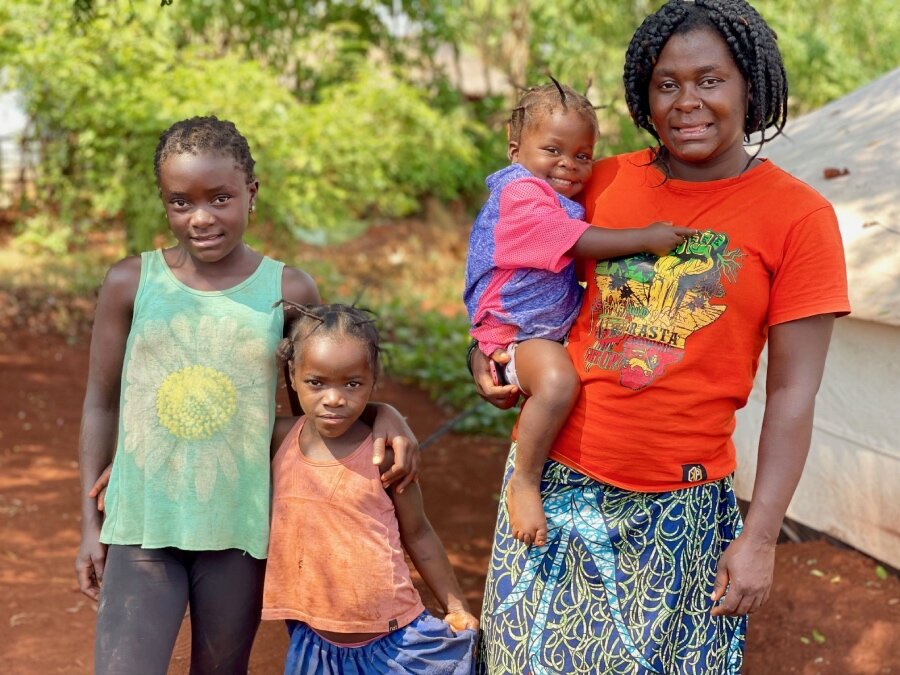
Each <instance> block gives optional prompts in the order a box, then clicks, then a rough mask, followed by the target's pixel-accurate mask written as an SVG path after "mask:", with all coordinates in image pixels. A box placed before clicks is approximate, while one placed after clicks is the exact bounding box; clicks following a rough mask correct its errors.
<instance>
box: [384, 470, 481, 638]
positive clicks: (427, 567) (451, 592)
mask: <svg viewBox="0 0 900 675" xmlns="http://www.w3.org/2000/svg"><path fill="white" fill-rule="evenodd" d="M388 494H390V496H391V499H392V500H393V502H394V509H395V510H396V512H397V522H398V523H399V524H400V540H401V541H402V542H403V548H404V549H406V552H407V553H408V554H409V557H410V558H411V559H412V561H413V564H414V565H415V566H416V570H418V572H419V574H420V575H421V576H422V579H423V580H424V581H425V583H426V584H427V585H428V588H430V589H431V592H432V593H434V597H435V598H437V600H438V602H439V603H441V608H442V609H443V610H444V613H445V616H444V621H446V622H447V623H448V624H449V625H450V627H451V628H452V629H453V630H454V631H460V630H465V629H466V628H471V629H477V628H478V619H477V618H475V616H473V615H472V613H471V612H470V611H469V606H468V603H466V599H465V596H464V595H463V592H462V589H461V588H460V587H459V582H458V581H457V580H456V575H455V574H454V573H453V567H452V566H451V565H450V560H449V559H448V558H447V552H446V551H445V550H444V546H443V544H441V540H440V539H438V536H437V534H436V533H435V531H434V528H433V527H432V526H431V523H430V522H428V518H427V516H426V515H425V508H424V505H423V503H422V491H421V490H420V489H419V484H418V483H413V484H411V485H409V486H408V487H407V488H406V489H405V490H404V491H403V492H402V493H398V492H397V491H396V490H393V489H391V490H389V492H388Z"/></svg>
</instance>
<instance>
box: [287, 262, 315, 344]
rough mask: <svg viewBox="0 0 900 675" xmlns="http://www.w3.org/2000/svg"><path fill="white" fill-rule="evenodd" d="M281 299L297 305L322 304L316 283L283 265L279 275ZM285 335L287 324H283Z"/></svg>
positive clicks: (305, 275) (304, 273)
mask: <svg viewBox="0 0 900 675" xmlns="http://www.w3.org/2000/svg"><path fill="white" fill-rule="evenodd" d="M281 297H282V298H284V299H285V300H289V301H291V302H294V303H296V304H298V305H318V304H319V303H321V302H322V298H321V297H320V296H319V289H318V288H317V287H316V282H315V281H313V278H312V277H311V276H309V275H308V274H307V273H306V272H304V271H303V270H298V269H297V268H296V267H288V266H287V265H285V267H284V271H283V272H282V273H281ZM285 334H287V324H285Z"/></svg>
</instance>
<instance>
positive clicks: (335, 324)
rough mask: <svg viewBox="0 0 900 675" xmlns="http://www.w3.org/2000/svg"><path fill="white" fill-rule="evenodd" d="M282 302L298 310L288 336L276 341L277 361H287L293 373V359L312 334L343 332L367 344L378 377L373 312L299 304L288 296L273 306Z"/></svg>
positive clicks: (334, 305)
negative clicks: (288, 298) (287, 298)
mask: <svg viewBox="0 0 900 675" xmlns="http://www.w3.org/2000/svg"><path fill="white" fill-rule="evenodd" d="M278 305H284V307H285V309H293V310H296V311H297V312H298V313H299V316H298V317H297V318H296V319H294V322H293V324H292V325H291V329H290V333H289V334H288V337H286V338H284V339H283V340H282V341H281V342H279V343H278V348H277V349H276V350H275V355H276V358H277V359H278V362H279V363H280V364H282V365H283V364H285V363H286V364H288V367H289V368H290V369H291V372H292V373H293V369H294V360H295V359H298V358H300V355H301V354H302V353H303V349H302V343H303V341H304V340H306V339H308V338H311V337H313V336H316V337H318V336H335V337H337V336H345V337H349V338H352V339H354V340H357V341H358V342H359V343H360V344H362V345H363V346H364V347H365V348H366V352H367V355H368V362H369V367H370V368H371V369H372V373H373V374H374V375H375V376H376V377H377V375H378V368H379V362H380V354H381V348H380V347H379V344H380V338H379V335H378V328H376V326H375V317H374V314H373V313H372V312H370V311H369V310H367V309H362V308H360V307H352V306H350V305H342V304H331V305H298V304H296V303H293V302H291V301H290V300H285V299H281V300H279V301H278V302H276V303H275V305H274V306H275V307H278Z"/></svg>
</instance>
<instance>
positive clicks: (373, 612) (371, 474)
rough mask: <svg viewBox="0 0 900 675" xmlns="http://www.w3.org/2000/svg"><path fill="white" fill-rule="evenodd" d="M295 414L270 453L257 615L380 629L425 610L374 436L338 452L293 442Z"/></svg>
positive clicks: (340, 629) (349, 629) (353, 629)
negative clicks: (336, 455)
mask: <svg viewBox="0 0 900 675" xmlns="http://www.w3.org/2000/svg"><path fill="white" fill-rule="evenodd" d="M305 419H306V418H305V417H304V418H301V419H300V420H299V421H298V422H297V424H295V425H294V427H293V428H292V429H291V431H290V432H289V433H288V435H287V437H286V438H285V439H284V442H283V443H282V444H281V447H280V448H279V449H278V453H277V454H276V455H275V459H273V460H272V473H273V478H272V485H273V490H274V494H273V504H272V529H271V533H270V536H269V560H268V562H267V564H266V581H265V587H264V589H263V610H262V618H263V619H294V620H296V621H303V622H304V623H306V624H308V625H309V626H310V627H312V628H314V629H318V630H324V631H333V632H335V633H387V632H390V631H392V630H395V629H397V628H402V627H404V626H406V625H407V624H408V623H410V622H411V621H412V620H413V619H415V618H416V617H417V616H418V615H419V614H421V613H422V612H423V611H425V607H424V606H423V605H422V600H421V599H420V598H419V593H418V591H416V589H415V587H414V586H413V583H412V578H411V577H410V573H409V567H407V565H406V559H405V557H404V554H403V547H402V545H401V543H400V527H399V524H398V523H397V516H396V512H395V511H394V503H393V502H392V501H391V498H390V497H389V496H388V494H387V492H385V491H384V488H383V487H382V485H381V477H380V474H379V469H378V466H376V465H375V464H372V436H371V435H370V436H369V437H368V438H367V439H366V440H365V441H364V442H363V443H362V444H361V445H360V446H359V448H358V449H357V450H355V451H354V452H353V454H351V455H350V456H348V457H345V458H343V459H341V460H340V461H337V460H335V461H332V462H317V461H313V460H311V459H307V458H306V457H304V456H303V453H301V452H300V446H299V444H298V439H299V436H300V430H301V429H302V428H303V422H304V420H305Z"/></svg>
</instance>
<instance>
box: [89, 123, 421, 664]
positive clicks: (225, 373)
mask: <svg viewBox="0 0 900 675" xmlns="http://www.w3.org/2000/svg"><path fill="white" fill-rule="evenodd" d="M154 171H155V174H156V181H157V186H158V188H159V194H160V197H161V199H162V201H163V204H164V206H165V211H166V217H167V220H168V224H169V227H170V229H171V231H172V234H173V235H174V237H175V240H176V245H175V246H173V247H172V248H167V249H162V250H157V251H152V252H146V253H143V254H141V255H140V256H133V257H129V258H126V259H124V260H121V261H120V262H118V263H116V264H115V265H113V267H112V268H111V269H110V270H109V272H108V273H107V276H106V279H105V280H104V282H103V286H102V288H101V290H100V297H99V301H98V305H97V311H96V317H95V323H94V331H93V335H92V338H91V355H90V369H89V374H88V385H87V393H86V397H85V403H84V411H83V418H82V428H81V437H80V448H79V453H80V461H81V479H82V489H83V495H84V497H83V500H82V542H81V548H80V550H79V553H78V558H77V560H76V571H77V575H78V579H79V584H80V586H81V590H82V591H83V592H84V593H86V594H87V595H89V596H90V597H92V598H94V599H98V598H99V600H100V606H99V612H98V618H97V638H96V643H95V672H98V673H143V672H147V673H157V672H159V673H165V672H166V669H167V664H168V662H169V659H170V656H171V652H172V648H173V646H174V642H175V638H176V637H177V634H178V630H179V628H180V625H181V622H182V617H183V616H184V611H185V608H186V606H187V605H190V608H191V633H192V654H191V660H192V672H212V671H215V672H229V673H233V672H246V669H247V663H248V661H249V656H250V648H251V646H252V643H253V638H254V636H255V633H256V628H257V626H258V624H259V618H260V609H261V598H262V579H263V573H264V569H265V557H266V551H267V547H268V531H269V502H270V485H269V462H270V444H271V436H272V427H273V424H274V420H275V391H276V384H277V370H276V366H275V358H274V353H275V347H276V345H277V343H278V342H279V340H280V339H281V338H282V336H283V335H284V328H285V326H284V324H285V321H284V314H283V310H282V309H281V306H280V305H278V301H279V300H280V299H282V298H284V299H286V300H289V301H290V302H293V303H297V304H302V305H307V304H317V303H318V302H319V293H318V290H317V289H316V285H315V282H314V281H313V280H312V278H310V276H309V275H307V274H306V273H304V272H302V271H300V270H298V269H293V268H290V267H286V266H285V265H284V264H283V263H281V262H277V261H275V260H272V259H271V258H268V257H265V256H263V255H261V254H259V253H257V252H256V251H253V250H252V249H250V248H249V247H248V246H247V245H246V244H245V243H244V241H243V234H244V231H245V229H246V228H247V223H248V220H249V216H250V214H251V213H252V212H253V210H254V206H255V203H256V198H257V193H258V190H259V183H258V181H257V180H256V178H255V176H254V160H253V157H252V155H251V153H250V148H249V146H248V144H247V140H246V139H245V138H244V137H243V136H242V135H241V134H240V133H239V132H238V130H237V129H236V128H235V126H234V125H233V124H232V123H231V122H226V121H222V120H218V119H217V118H215V117H195V118H191V119H188V120H184V121H181V122H178V123H176V124H174V125H173V126H172V127H170V128H169V129H168V130H167V131H166V132H165V133H163V135H162V136H161V137H160V141H159V144H158V146H157V149H156V154H155V157H154ZM276 305H278V306H277V307H275V306H276ZM381 411H384V412H385V413H386V414H383V415H382V414H381ZM375 415H378V417H377V419H375ZM372 416H373V420H374V421H375V424H376V427H378V428H380V434H381V436H382V437H383V438H382V442H381V444H380V445H379V448H378V449H377V450H376V454H379V453H381V454H382V455H383V451H384V440H383V439H384V438H389V439H392V440H393V441H394V442H393V443H392V445H393V446H394V449H395V451H396V452H395V464H394V467H393V468H392V469H391V471H390V472H389V474H388V475H387V479H388V480H394V479H397V478H401V479H402V481H403V483H404V484H405V482H408V481H409V480H412V479H413V478H414V477H415V469H416V466H417V461H418V456H417V453H416V452H415V441H414V439H413V436H412V433H411V432H410V431H409V429H408V427H407V426H406V424H405V422H404V421H403V419H402V417H401V416H400V415H399V413H396V411H394V410H393V409H392V408H390V407H389V406H380V407H378V408H377V409H374V408H373V411H372ZM410 439H413V440H410ZM113 458H115V459H114V461H113ZM377 459H378V460H379V461H380V459H381V457H377ZM111 461H112V470H111V475H109V478H108V482H109V486H108V492H107V494H106V496H105V504H106V507H105V508H106V515H105V518H104V517H103V514H101V512H100V511H98V509H97V502H96V501H95V499H94V498H93V496H94V495H95V494H96V492H97V489H98V488H99V486H101V485H103V484H105V483H106V480H107V479H106V477H105V474H104V473H103V472H104V469H105V468H106V467H107V466H108V465H109V463H110V462H111ZM95 484H96V485H95ZM101 586H102V592H101Z"/></svg>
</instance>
